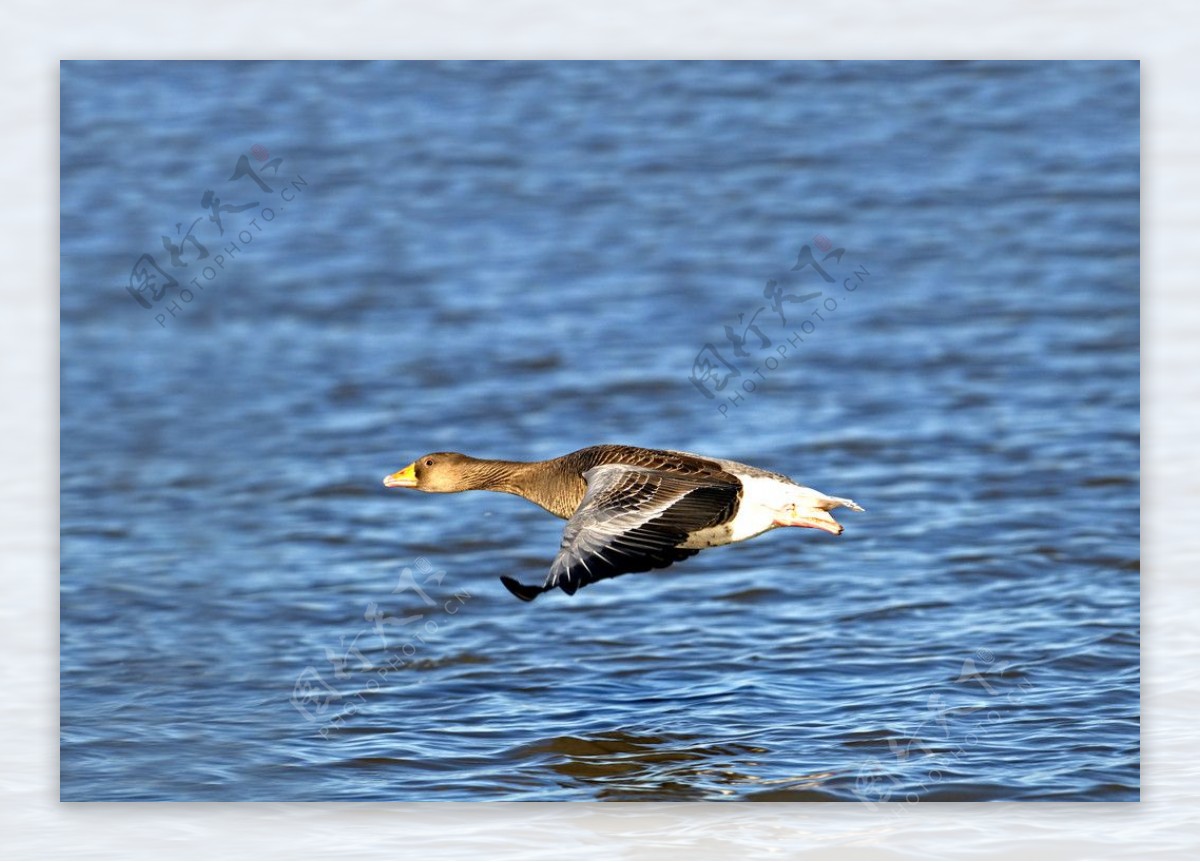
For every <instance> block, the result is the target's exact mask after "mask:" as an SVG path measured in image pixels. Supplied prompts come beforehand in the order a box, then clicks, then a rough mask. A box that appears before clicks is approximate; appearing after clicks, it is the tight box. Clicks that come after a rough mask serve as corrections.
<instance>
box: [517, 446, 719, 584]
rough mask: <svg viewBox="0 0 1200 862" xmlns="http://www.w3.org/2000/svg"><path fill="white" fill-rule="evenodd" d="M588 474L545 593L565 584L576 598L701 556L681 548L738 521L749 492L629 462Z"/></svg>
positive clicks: (564, 534) (547, 580)
mask: <svg viewBox="0 0 1200 862" xmlns="http://www.w3.org/2000/svg"><path fill="white" fill-rule="evenodd" d="M583 477H584V479H585V480H586V481H587V486H588V487H587V492H586V493H585V494H584V496H583V500H582V501H581V502H580V504H579V508H578V509H576V510H575V513H574V514H573V515H572V516H571V518H570V519H569V520H568V521H567V526H566V528H565V529H564V530H563V538H562V544H561V546H560V548H559V552H558V555H557V556H556V557H555V559H554V562H553V563H552V564H551V566H550V573H549V575H548V576H547V577H546V581H545V583H544V584H543V585H542V588H541V589H542V590H543V591H544V590H548V589H553V588H554V587H560V588H562V590H563V591H564V592H566V593H567V594H568V595H570V594H573V593H574V592H575V591H576V590H578V589H579V588H580V587H583V586H586V585H587V584H591V583H594V582H596V581H599V580H603V579H605V578H614V577H617V576H618V575H624V574H629V573H631V572H646V571H650V570H651V569H659V568H664V567H666V566H669V565H671V564H672V563H675V562H679V561H680V560H684V559H687V558H688V557H690V556H692V555H693V554H696V553H699V551H698V550H696V549H688V548H680V547H678V546H679V545H680V544H681V543H683V542H684V541H686V539H687V537H688V535H689V534H691V533H693V532H695V531H697V530H702V529H704V528H706V527H711V526H714V525H716V524H720V523H722V522H723V521H725V520H726V519H728V518H730V517H732V516H733V514H734V512H735V511H736V509H737V502H738V496H739V494H740V492H741V486H740V485H739V484H737V483H736V482H732V481H724V480H718V479H714V478H713V477H711V476H680V475H679V474H677V473H672V472H666V471H662V470H655V469H648V468H643V467H635V466H631V465H627V464H604V465H601V466H599V467H593V468H592V469H591V470H588V471H587V472H585V473H584V474H583Z"/></svg>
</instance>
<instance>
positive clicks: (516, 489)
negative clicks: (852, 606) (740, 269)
mask: <svg viewBox="0 0 1200 862" xmlns="http://www.w3.org/2000/svg"><path fill="white" fill-rule="evenodd" d="M383 484H384V485H385V486H386V487H388V488H415V489H417V490H418V491H426V492H430V493H435V494H437V493H455V492H458V491H500V492H503V493H506V494H516V495H517V496H518V497H524V498H525V499H526V500H529V501H530V502H532V503H536V504H537V505H538V506H541V507H542V508H543V509H545V510H546V511H547V512H550V513H551V514H552V515H557V516H558V517H560V518H563V519H565V520H566V522H567V525H566V528H565V529H564V530H563V537H562V544H561V546H560V547H559V550H558V555H557V556H556V557H555V558H554V562H553V563H552V564H551V566H550V573H549V574H548V575H547V576H546V579H545V581H544V582H543V583H542V584H541V585H540V586H533V585H529V584H522V583H519V582H518V581H516V580H515V579H513V578H510V577H507V576H502V577H501V578H500V580H501V582H502V583H503V584H504V586H505V587H506V588H507V589H508V591H509V592H510V593H512V594H513V595H514V596H516V597H517V598H518V599H521V600H522V601H526V602H529V601H533V600H534V599H535V598H537V597H538V596H539V595H541V594H542V593H544V592H547V591H549V590H552V589H554V588H556V587H557V588H559V589H561V590H562V591H563V592H565V593H566V594H567V595H574V594H575V592H576V590H578V589H579V588H580V587H584V586H587V585H588V584H592V583H595V582H596V581H600V580H604V579H605V578H614V577H616V576H618V575H624V574H629V573H631V572H647V571H650V570H651V569H661V568H665V567H667V566H669V565H671V564H672V563H677V562H679V561H680V560H684V559H687V558H688V557H691V556H693V555H694V554H698V553H699V552H700V551H701V550H703V549H705V548H713V547H717V546H719V545H729V544H732V543H734V542H743V541H745V540H746V539H752V538H754V537H755V536H758V535H761V534H762V533H765V532H767V531H768V530H773V529H775V528H776V527H807V528H811V529H815V530H823V531H824V532H827V533H832V534H833V535H835V536H836V535H840V534H841V532H842V525H841V524H839V523H838V522H837V521H835V520H834V519H833V516H832V515H830V514H829V512H830V510H831V509H836V508H837V507H839V506H843V507H845V508H847V509H850V510H852V511H855V512H861V511H863V509H862V507H861V506H859V505H858V504H857V503H855V502H854V501H853V500H847V499H845V498H843V497H830V496H828V495H826V494H823V493H821V492H820V491H815V490H813V489H812V488H806V487H804V486H802V485H799V484H797V483H796V482H793V481H792V480H791V479H789V478H788V477H787V476H784V475H782V474H780V473H772V472H770V471H768V470H763V469H761V468H759V467H751V466H750V465H748V464H740V463H738V462H737V461H727V460H724V459H721V458H708V457H705V456H703V455H695V454H693V453H691V452H676V451H674V450H669V449H642V448H639V447H637V446H615V445H604V446H589V447H587V448H585V449H579V450H578V451H575V452H571V453H570V454H568V455H563V456H561V457H559V458H552V459H550V460H548V461H497V460H490V459H483V458H472V457H471V456H469V455H463V454H461V453H459V452H432V453H430V454H428V455H424V456H422V457H420V458H418V459H417V460H416V461H413V462H412V463H411V464H409V465H408V466H407V467H405V468H404V469H403V470H399V471H397V472H395V473H392V474H391V475H389V476H386V477H385V478H384V480H383Z"/></svg>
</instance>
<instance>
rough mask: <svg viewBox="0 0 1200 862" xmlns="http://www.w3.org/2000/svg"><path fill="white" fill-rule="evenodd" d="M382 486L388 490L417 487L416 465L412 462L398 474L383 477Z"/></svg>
mask: <svg viewBox="0 0 1200 862" xmlns="http://www.w3.org/2000/svg"><path fill="white" fill-rule="evenodd" d="M383 484H384V485H386V486H387V487H389V488H415V487H417V465H416V462H415V461H414V462H413V463H412V464H409V465H408V466H407V467H405V468H404V469H403V470H401V471H399V472H398V473H393V474H392V475H390V476H384V477H383Z"/></svg>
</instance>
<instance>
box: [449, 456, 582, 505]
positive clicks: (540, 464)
mask: <svg viewBox="0 0 1200 862" xmlns="http://www.w3.org/2000/svg"><path fill="white" fill-rule="evenodd" d="M559 460H560V459H557V458H555V459H553V460H551V461H493V460H487V459H474V463H472V464H471V471H470V482H471V488H472V489H474V490H479V491H500V492H501V493H504V494H516V495H517V496H518V497H524V498H525V499H526V500H529V501H530V502H531V503H536V504H537V505H539V506H541V507H542V508H543V509H545V510H546V511H547V512H550V513H552V514H554V515H558V517H560V518H569V517H571V514H572V513H573V512H574V511H575V509H576V508H578V506H579V501H580V500H581V499H582V498H583V494H584V491H585V490H586V488H587V486H586V483H585V482H584V481H583V477H582V476H579V475H578V474H577V473H574V472H573V471H569V470H564V469H560V465H559V464H558V463H557V462H558V461H559Z"/></svg>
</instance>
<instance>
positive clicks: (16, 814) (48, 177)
mask: <svg viewBox="0 0 1200 862" xmlns="http://www.w3.org/2000/svg"><path fill="white" fill-rule="evenodd" d="M644 6H645V4H644V3H633V2H627V0H606V2H603V3H595V2H592V3H588V4H567V3H565V2H564V3H560V4H557V5H555V4H551V3H549V2H500V0H493V2H491V3H486V2H473V1H472V2H468V0H451V2H442V3H439V4H437V5H436V7H435V6H434V4H433V3H431V2H422V3H419V4H417V3H407V2H392V3H384V2H352V1H351V0H340V2H338V3H336V4H328V5H324V6H320V7H318V4H316V3H310V2H290V3H263V2H252V0H240V2H236V3H231V2H214V0H202V2H196V3H187V4H181V3H161V2H154V3H151V2H121V3H117V2H111V0H110V2H100V3H82V2H76V3H67V2H60V3H53V2H45V3H37V4H35V3H12V2H6V3H4V5H3V6H2V7H0V8H3V13H4V14H3V17H2V19H0V20H3V24H0V47H2V49H3V50H0V64H2V66H3V69H4V88H3V91H0V92H2V94H3V95H2V96H0V98H2V99H3V111H0V123H3V131H4V152H5V158H4V160H3V162H2V163H0V176H2V181H0V193H2V203H0V218H2V219H3V221H2V230H0V242H2V243H3V248H4V252H5V253H4V261H5V267H4V271H3V277H2V279H0V291H2V292H3V301H2V305H0V403H2V404H3V411H2V413H0V434H2V438H0V439H2V440H3V444H4V445H3V451H4V455H5V469H4V472H3V474H0V549H2V552H3V570H2V571H3V584H4V594H3V595H4V601H3V602H0V639H2V641H0V643H2V647H3V649H2V651H0V693H2V694H3V700H2V701H0V715H2V716H3V731H2V733H0V795H2V798H0V855H3V856H4V857H6V858H11V857H20V858H48V857H49V858H97V859H99V858H159V859H161V858H188V859H201V858H214V859H215V858H230V857H235V858H246V857H258V858H280V859H283V858H288V859H294V858H310V857H325V858H374V857H377V856H378V857H390V858H405V859H407V858H476V857H486V858H493V859H496V858H549V859H557V858H564V859H565V858H569V859H583V858H616V857H620V858H651V859H696V858H703V859H724V858H798V857H799V858H840V859H861V858H918V859H920V858H926V859H927V858H933V857H940V856H948V857H952V858H1082V857H1087V858H1114V859H1117V858H1120V859H1125V858H1166V857H1170V858H1179V857H1185V856H1186V857H1191V858H1196V857H1197V856H1198V855H1200V837H1198V836H1200V814H1198V813H1197V812H1198V811H1200V806H1198V805H1197V796H1198V793H1197V789H1196V788H1197V779H1198V777H1200V770H1198V768H1197V754H1196V743H1197V733H1196V728H1195V725H1194V719H1193V716H1196V715H1197V714H1198V713H1200V698H1198V696H1197V688H1198V686H1197V682H1198V679H1200V665H1198V663H1197V657H1198V652H1200V650H1198V643H1200V634H1198V632H1200V624H1198V623H1197V620H1196V617H1195V610H1196V607H1197V603H1196V598H1197V583H1198V581H1200V578H1197V569H1200V518H1198V517H1197V516H1198V515H1200V508H1198V506H1197V488H1198V487H1200V445H1198V443H1200V422H1197V418H1198V417H1200V374H1198V371H1200V368H1198V367H1197V366H1198V362H1197V359H1198V358H1200V317H1198V315H1197V296H1198V295H1200V284H1197V281H1198V279H1197V271H1198V269H1200V267H1197V262H1198V260H1197V259H1198V258H1200V242H1198V241H1197V239H1198V234H1200V217H1198V216H1200V158H1198V157H1197V150H1198V144H1197V141H1198V140H1200V124H1198V123H1197V115H1198V113H1200V108H1198V106H1200V75H1197V71H1198V67H1200V60H1198V58H1200V38H1198V36H1197V34H1198V32H1200V28H1198V27H1197V24H1198V23H1200V20H1198V19H1200V13H1198V12H1197V11H1196V10H1197V9H1198V8H1200V7H1197V6H1196V4H1194V3H1184V2H1141V3H1114V2H1066V0H1047V2H1040V3H1027V4H1022V3H1013V2H991V3H957V2H955V3H952V2H887V0H874V2H867V1H866V0H838V2H829V3H823V4H800V3H781V2H767V0H738V2H725V3H721V4H718V3H699V2H679V0H676V2H662V3H658V4H657V5H656V7H655V8H654V10H653V11H650V10H647V9H646V8H644ZM329 57H339V58H341V57H348V58H357V57H363V58H412V59H417V58H421V59H433V58H619V57H620V58H627V57H635V58H748V59H750V58H753V59H766V58H795V59H812V58H823V59H824V58H852V59H885V58H898V59H899V58H904V59H907V58H939V59H948V58H953V59H959V58H968V57H984V58H1010V59H1129V58H1133V59H1140V60H1141V61H1142V119H1143V126H1142V129H1143V136H1142V153H1143V176H1142V201H1143V213H1142V218H1143V220H1142V240H1143V258H1142V260H1143V267H1142V297H1143V310H1142V333H1143V338H1142V343H1143V365H1142V369H1143V396H1144V405H1145V410H1144V419H1143V430H1144V434H1143V445H1144V449H1143V451H1144V458H1143V469H1144V475H1143V493H1142V499H1143V501H1144V506H1143V510H1142V513H1141V523H1142V536H1143V547H1144V568H1143V577H1142V608H1143V617H1142V620H1143V625H1142V639H1143V684H1142V702H1143V705H1144V718H1143V732H1142V740H1143V756H1142V770H1143V772H1142V799H1143V801H1142V802H1141V803H1137V804H1134V803H1123V804H1096V803H1093V804H1048V803H1040V804H1038V803H1029V804H1017V803H1004V804H978V803H977V804H936V803H920V804H917V805H911V806H902V807H899V808H896V807H889V806H880V807H877V808H876V809H875V810H868V809H867V808H865V807H864V806H860V805H852V804H845V805H839V804H826V805H812V804H798V803H789V804H766V805H763V804H749V803H746V804H730V803H715V804H686V805H684V804H681V805H668V804H656V803H627V804H611V803H610V804H595V805H592V804H581V803H574V804H558V805H555V804H516V803H510V804H477V805H465V804H425V805H390V804H363V805H350V804H311V805H301V804H257V805H246V804H243V805H233V804H231V805H215V804H205V805H196V804H130V803H125V804H120V803H118V804H109V803H96V804H61V803H59V802H58V637H57V633H58V473H57V469H58V468H59V467H60V465H59V464H58V445H57V442H58V61H59V60H60V59H96V58H114V59H116V58H142V59H157V58H329ZM61 469H62V470H63V471H69V470H71V469H72V466H71V465H70V464H62V465H61ZM1138 517H1139V513H1138V512H1133V511H1131V512H1130V513H1129V519H1130V520H1129V523H1115V524H1113V525H1112V529H1113V530H1114V532H1115V531H1118V530H1128V529H1131V527H1132V525H1134V524H1136V521H1137V519H1138Z"/></svg>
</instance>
